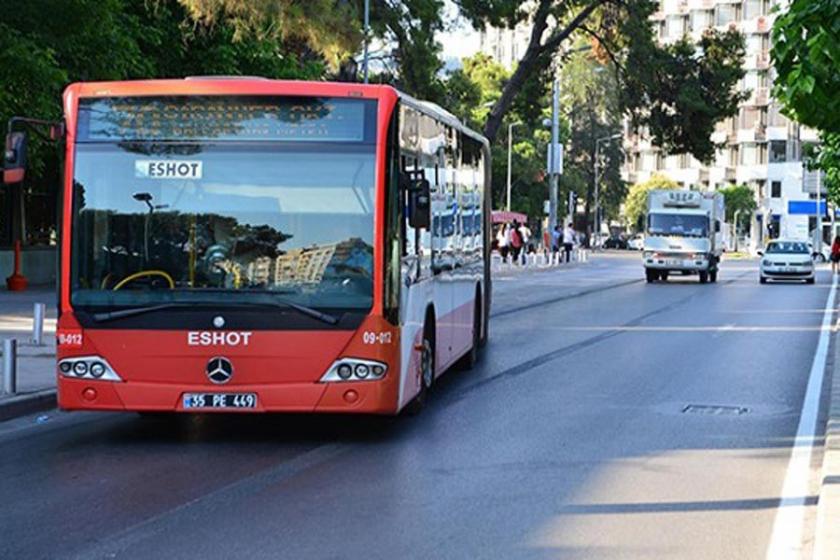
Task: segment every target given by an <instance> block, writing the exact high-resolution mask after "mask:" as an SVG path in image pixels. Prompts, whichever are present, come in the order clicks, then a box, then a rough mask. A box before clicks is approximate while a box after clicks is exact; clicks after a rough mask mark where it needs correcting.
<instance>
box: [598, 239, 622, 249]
mask: <svg viewBox="0 0 840 560" xmlns="http://www.w3.org/2000/svg"><path fill="white" fill-rule="evenodd" d="M602 246H603V247H604V249H627V242H626V241H625V240H624V239H622V238H621V237H618V236H612V237H610V238H609V239H607V240H606V241H604V244H603V245H602Z"/></svg>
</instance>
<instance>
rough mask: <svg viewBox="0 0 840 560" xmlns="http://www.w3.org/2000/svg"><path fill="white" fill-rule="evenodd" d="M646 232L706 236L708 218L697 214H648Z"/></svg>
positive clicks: (707, 232)
mask: <svg viewBox="0 0 840 560" xmlns="http://www.w3.org/2000/svg"><path fill="white" fill-rule="evenodd" d="M648 233H649V234H650V235H674V236H681V237H707V236H708V234H709V218H707V217H706V216H699V215H697V214H650V215H649V216H648Z"/></svg>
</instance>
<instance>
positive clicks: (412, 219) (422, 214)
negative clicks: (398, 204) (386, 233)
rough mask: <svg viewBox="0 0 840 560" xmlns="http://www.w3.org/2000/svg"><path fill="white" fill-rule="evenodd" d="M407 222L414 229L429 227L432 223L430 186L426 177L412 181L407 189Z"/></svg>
mask: <svg viewBox="0 0 840 560" xmlns="http://www.w3.org/2000/svg"><path fill="white" fill-rule="evenodd" d="M408 224H409V225H410V226H411V227H413V228H414V229H429V227H430V226H431V224H432V187H431V185H430V184H429V181H428V180H427V179H417V180H415V181H412V182H411V186H410V187H409V189H408Z"/></svg>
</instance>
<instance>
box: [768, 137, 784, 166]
mask: <svg viewBox="0 0 840 560" xmlns="http://www.w3.org/2000/svg"><path fill="white" fill-rule="evenodd" d="M785 161H787V142H785V141H784V140H771V141H770V163H784V162H785Z"/></svg>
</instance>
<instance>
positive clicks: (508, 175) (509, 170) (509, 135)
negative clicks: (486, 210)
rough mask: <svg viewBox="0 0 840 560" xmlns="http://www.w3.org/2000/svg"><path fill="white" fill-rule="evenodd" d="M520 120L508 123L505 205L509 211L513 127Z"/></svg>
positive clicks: (519, 123)
mask: <svg viewBox="0 0 840 560" xmlns="http://www.w3.org/2000/svg"><path fill="white" fill-rule="evenodd" d="M521 124H522V123H521V122H515V123H510V124H509V125H508V158H507V159H508V161H507V206H506V209H507V211H508V212H510V175H511V159H512V158H511V153H512V151H513V129H514V128H515V127H517V126H519V125H521Z"/></svg>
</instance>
